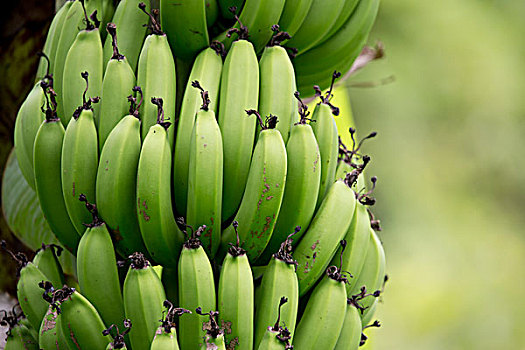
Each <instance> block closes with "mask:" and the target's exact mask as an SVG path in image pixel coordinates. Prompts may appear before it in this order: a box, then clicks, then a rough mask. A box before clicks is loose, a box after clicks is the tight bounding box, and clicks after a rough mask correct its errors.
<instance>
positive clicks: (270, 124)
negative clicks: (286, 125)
mask: <svg viewBox="0 0 525 350" xmlns="http://www.w3.org/2000/svg"><path fill="white" fill-rule="evenodd" d="M246 114H248V116H251V115H256V116H257V121H258V122H259V125H260V126H261V130H268V129H275V127H276V126H277V123H278V122H279V119H278V118H277V116H275V115H272V114H270V115H268V116H267V117H266V119H265V120H263V118H262V117H261V115H260V114H259V112H257V111H256V110H255V109H247V110H246Z"/></svg>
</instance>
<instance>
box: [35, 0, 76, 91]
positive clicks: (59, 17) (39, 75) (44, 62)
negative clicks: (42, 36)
mask: <svg viewBox="0 0 525 350" xmlns="http://www.w3.org/2000/svg"><path fill="white" fill-rule="evenodd" d="M71 4H73V2H72V1H66V3H65V4H64V5H62V7H60V9H59V10H58V11H57V13H55V16H54V17H53V21H51V25H50V26H49V30H48V32H47V37H46V42H45V43H44V48H43V49H42V52H43V53H44V54H45V55H46V56H47V57H49V59H45V58H44V57H41V58H40V62H39V63H38V68H37V71H36V80H35V83H37V82H38V81H39V80H41V79H43V78H44V77H45V75H49V73H50V72H51V73H53V69H52V68H51V67H49V61H51V62H53V63H54V62H55V56H56V52H57V46H58V41H59V39H60V33H61V32H62V27H63V26H64V22H65V21H66V16H67V12H68V11H69V8H70V7H71ZM46 72H47V74H46Z"/></svg>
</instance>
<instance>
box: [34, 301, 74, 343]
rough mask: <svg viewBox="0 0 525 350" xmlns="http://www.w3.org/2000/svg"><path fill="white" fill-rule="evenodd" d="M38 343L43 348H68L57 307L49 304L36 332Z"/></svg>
mask: <svg viewBox="0 0 525 350" xmlns="http://www.w3.org/2000/svg"><path fill="white" fill-rule="evenodd" d="M38 345H39V347H40V349H43V350H55V349H58V350H68V349H69V346H68V345H67V342H66V338H65V335H64V332H63V331H62V317H60V316H59V314H58V309H56V308H55V307H53V305H49V308H48V310H47V313H46V314H45V315H44V318H43V319H42V324H41V325H40V331H39V333H38Z"/></svg>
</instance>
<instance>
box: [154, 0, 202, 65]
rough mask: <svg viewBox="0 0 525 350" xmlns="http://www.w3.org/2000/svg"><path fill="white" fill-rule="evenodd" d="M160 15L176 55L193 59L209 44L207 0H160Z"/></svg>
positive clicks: (163, 28)
mask: <svg viewBox="0 0 525 350" xmlns="http://www.w3.org/2000/svg"><path fill="white" fill-rule="evenodd" d="M160 15H161V16H160V21H161V25H162V30H163V31H164V32H165V33H166V34H168V40H169V44H170V47H171V49H172V50H173V55H174V56H176V57H179V58H182V59H183V60H191V59H193V58H194V57H195V55H196V54H197V53H198V52H199V51H201V50H202V49H204V48H205V47H206V46H208V45H209V37H208V27H207V21H206V4H205V0H194V1H183V2H175V1H173V0H160Z"/></svg>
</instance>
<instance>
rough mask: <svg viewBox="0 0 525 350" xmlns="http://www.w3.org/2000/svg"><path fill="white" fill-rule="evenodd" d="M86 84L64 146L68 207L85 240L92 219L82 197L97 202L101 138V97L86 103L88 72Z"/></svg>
mask: <svg viewBox="0 0 525 350" xmlns="http://www.w3.org/2000/svg"><path fill="white" fill-rule="evenodd" d="M81 75H82V78H83V79H84V80H85V86H86V87H85V90H84V94H83V95H82V100H83V103H82V105H81V106H79V107H78V108H77V109H76V110H75V111H74V112H73V118H71V120H70V121H69V124H68V125H67V128H66V132H65V134H64V141H63V143H62V158H61V162H60V165H61V169H62V193H63V194H64V203H65V204H66V209H67V212H68V214H69V218H70V219H71V222H72V223H73V225H74V226H75V228H76V230H77V232H78V234H79V235H80V236H82V234H83V233H84V231H85V230H86V228H85V226H84V223H88V222H89V220H90V218H91V217H90V215H89V213H88V212H87V211H86V208H85V207H84V204H82V203H81V202H79V200H78V195H79V194H80V193H83V194H85V195H86V196H88V197H89V198H91V199H92V201H93V202H94V201H95V180H96V176H97V168H98V138H97V129H96V127H95V121H94V119H93V107H92V103H97V102H98V101H99V97H94V98H89V99H87V100H86V92H87V90H88V86H89V83H88V72H83V73H81Z"/></svg>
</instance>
